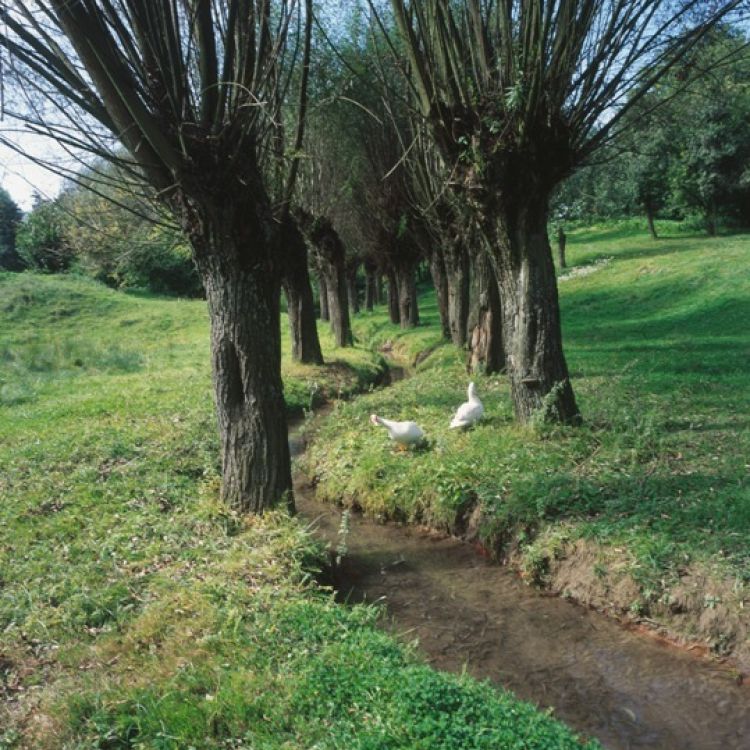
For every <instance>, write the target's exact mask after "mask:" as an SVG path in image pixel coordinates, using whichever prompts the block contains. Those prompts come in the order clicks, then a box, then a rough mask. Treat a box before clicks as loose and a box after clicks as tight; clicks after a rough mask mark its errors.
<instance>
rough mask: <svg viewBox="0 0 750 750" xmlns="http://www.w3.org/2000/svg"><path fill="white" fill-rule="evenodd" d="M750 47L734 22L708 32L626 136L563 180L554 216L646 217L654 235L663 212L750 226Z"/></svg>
mask: <svg viewBox="0 0 750 750" xmlns="http://www.w3.org/2000/svg"><path fill="white" fill-rule="evenodd" d="M747 45H748V42H747V39H746V38H745V36H744V34H743V33H742V32H741V31H740V30H738V29H736V28H732V27H729V26H722V27H719V28H717V29H715V30H714V31H713V32H712V33H711V34H710V35H709V36H708V37H706V39H704V40H703V43H702V44H701V45H699V46H698V47H697V48H696V49H695V50H693V52H692V53H691V55H689V56H688V57H686V59H685V60H683V61H682V62H681V64H680V65H679V66H677V67H676V68H675V69H674V71H672V73H671V74H670V75H669V76H668V77H667V78H665V79H664V80H663V81H662V83H661V84H660V85H659V86H658V87H657V88H656V89H655V90H654V91H653V92H651V94H650V95H649V96H647V97H645V98H644V99H643V101H642V102H641V103H640V104H639V105H638V106H637V107H635V108H634V109H633V111H632V112H631V113H630V115H629V120H630V123H629V124H630V128H629V129H628V130H627V131H626V133H625V134H624V135H623V137H621V138H619V139H618V140H616V141H615V142H613V143H611V144H610V145H609V146H608V147H607V148H606V149H605V150H604V151H603V152H600V153H598V154H597V155H596V161H595V163H593V164H590V165H588V166H587V167H585V168H584V169H582V170H580V171H579V172H577V173H576V174H575V175H573V177H571V178H570V179H569V180H567V181H566V182H565V183H564V184H563V185H562V187H561V189H560V191H559V192H558V194H557V196H556V199H555V202H554V209H553V216H554V218H555V219H556V220H557V221H563V222H564V221H565V220H583V221H586V220H596V219H600V218H613V217H626V216H644V217H645V218H646V219H647V221H648V226H649V229H650V231H651V233H652V235H654V236H656V226H655V223H654V219H655V218H657V217H662V218H669V219H679V220H688V221H692V222H694V223H695V225H696V226H700V227H702V228H703V229H705V231H707V232H708V234H710V235H714V234H716V232H717V230H718V228H719V226H721V225H725V226H728V227H748V226H750V56H749V52H748V48H747ZM657 101H658V102H660V104H659V106H654V105H655V104H656V102H657Z"/></svg>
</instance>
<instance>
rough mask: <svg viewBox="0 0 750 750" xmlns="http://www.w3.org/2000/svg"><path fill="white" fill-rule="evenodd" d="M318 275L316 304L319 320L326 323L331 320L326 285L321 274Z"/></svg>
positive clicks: (320, 272)
mask: <svg viewBox="0 0 750 750" xmlns="http://www.w3.org/2000/svg"><path fill="white" fill-rule="evenodd" d="M318 273H319V275H318V304H319V305H320V319H321V320H324V321H326V322H327V321H329V320H330V319H331V315H330V312H329V310H328V284H326V280H325V277H324V276H323V272H322V271H319V272H318Z"/></svg>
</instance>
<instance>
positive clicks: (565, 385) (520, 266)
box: [490, 196, 581, 423]
mask: <svg viewBox="0 0 750 750" xmlns="http://www.w3.org/2000/svg"><path fill="white" fill-rule="evenodd" d="M503 209H505V211H504V213H503ZM493 235H494V236H493V242H492V245H491V246H490V253H491V254H490V259H491V261H492V264H493V268H494V270H495V274H496V276H497V280H498V285H499V290H500V299H501V301H502V310H503V338H504V342H505V349H506V354H507V365H508V376H509V378H510V385H511V397H512V399H513V406H514V410H515V413H516V418H517V419H518V421H520V422H522V423H526V422H529V421H531V420H532V419H535V418H538V419H543V420H548V421H559V422H566V423H579V422H580V420H581V416H580V414H579V412H578V407H577V406H576V401H575V396H574V394H573V388H572V386H571V384H570V378H569V375H568V366H567V364H566V362H565V355H564V354H563V348H562V331H561V327H560V305H559V301H558V296H557V280H556V278H555V267H554V263H553V262H552V250H551V248H550V245H549V239H548V237H547V200H546V196H545V197H544V198H543V199H542V200H539V199H537V200H536V201H530V202H529V203H526V204H520V205H519V204H516V205H515V206H513V208H512V209H511V208H510V207H508V206H503V205H501V206H500V207H499V213H498V215H497V218H496V220H495V227H494V233H493Z"/></svg>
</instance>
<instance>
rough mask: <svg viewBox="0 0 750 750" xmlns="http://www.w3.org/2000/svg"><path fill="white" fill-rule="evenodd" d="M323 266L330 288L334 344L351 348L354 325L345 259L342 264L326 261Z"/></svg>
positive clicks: (330, 312) (329, 311) (329, 298)
mask: <svg viewBox="0 0 750 750" xmlns="http://www.w3.org/2000/svg"><path fill="white" fill-rule="evenodd" d="M323 265H324V271H323V273H324V274H325V279H326V286H327V288H328V315H329V316H330V323H331V332H332V333H333V339H334V342H335V344H336V346H351V345H352V341H353V338H352V324H351V320H350V319H349V292H348V290H347V283H346V271H345V269H344V261H343V258H342V259H341V261H340V262H339V261H337V260H334V262H331V263H329V262H326V261H324V262H323Z"/></svg>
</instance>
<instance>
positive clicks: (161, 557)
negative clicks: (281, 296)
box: [0, 274, 577, 750]
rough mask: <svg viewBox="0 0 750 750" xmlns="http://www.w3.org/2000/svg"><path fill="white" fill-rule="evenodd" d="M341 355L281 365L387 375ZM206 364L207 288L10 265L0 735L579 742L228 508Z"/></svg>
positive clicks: (115, 741) (222, 742)
mask: <svg viewBox="0 0 750 750" xmlns="http://www.w3.org/2000/svg"><path fill="white" fill-rule="evenodd" d="M324 344H325V346H326V347H327V350H328V352H329V353H330V351H331V342H330V340H329V339H327V338H326V337H324ZM336 354H337V356H339V355H340V356H341V358H342V359H343V360H345V362H347V363H348V366H347V365H342V364H339V365H337V366H334V367H333V368H303V367H299V366H289V365H285V382H286V388H287V396H288V399H289V401H290V406H291V408H292V409H294V410H299V409H300V408H302V407H305V406H307V405H309V401H310V399H311V398H313V397H314V396H315V395H316V394H320V393H321V392H324V391H329V392H339V391H347V390H353V389H356V388H357V387H359V386H360V385H361V384H362V383H365V382H371V381H372V380H373V379H374V378H375V376H376V374H377V372H378V370H379V367H380V365H379V362H378V358H377V357H374V356H373V355H371V354H370V353H368V352H367V351H366V350H364V349H360V350H355V351H347V352H337V353H336ZM287 359H288V358H287ZM207 363H208V345H207V320H206V314H205V308H204V305H203V304H202V303H200V302H185V301H175V300H167V299H158V298H152V297H148V298H140V297H135V296H126V295H123V294H120V293H116V292H112V291H109V290H107V289H105V288H103V287H101V286H98V285H95V284H93V283H91V282H88V281H85V280H77V279H74V278H59V277H58V278H52V277H39V276H31V275H24V276H15V275H7V274H6V275H0V497H1V498H2V502H0V698H1V699H3V700H4V702H3V703H0V748H10V747H25V748H35V749H36V748H45V747H49V748H60V747H65V748H81V749H82V748H93V747H100V748H130V747H132V748H160V749H166V748H174V749H175V750H177V749H178V748H179V749H181V750H182V749H184V748H188V747H195V748H219V747H221V748H227V747H235V748H241V747H245V748H254V749H256V750H261V749H263V750H272V749H274V750H275V749H277V748H279V749H280V748H290V749H291V748H303V747H313V746H314V747H317V748H341V749H342V750H343V749H344V748H346V749H347V750H348V749H349V748H363V749H364V748H425V749H426V748H430V749H433V748H445V750H448V749H451V750H452V749H453V748H456V749H457V748H495V747H508V748H514V747H517V748H531V747H538V748H569V747H571V748H572V747H574V746H577V744H576V743H575V741H574V740H573V739H572V738H571V735H570V734H569V733H568V732H567V730H565V729H564V728H563V727H561V726H560V725H558V724H556V723H555V722H553V721H551V720H550V719H549V718H548V717H546V716H544V715H542V714H539V713H538V712H536V711H535V710H534V709H532V708H530V707H529V706H526V705H524V704H521V703H518V702H517V701H515V700H514V699H513V698H512V697H511V696H509V695H506V694H502V693H498V692H496V691H494V690H492V689H491V688H489V687H488V686H485V685H478V684H477V683H474V682H472V681H470V680H467V679H463V678H455V677H451V676H446V675H440V674H438V673H435V672H433V671H431V670H429V669H427V668H425V667H423V666H421V665H420V664H419V663H418V661H417V660H416V659H415V658H414V657H413V656H412V655H411V654H410V653H409V652H408V651H407V650H406V649H404V648H403V647H401V646H398V645H396V644H395V643H394V642H393V641H392V640H391V639H390V638H388V637H386V636H385V635H383V634H382V633H380V632H379V631H378V630H377V629H376V627H375V624H374V621H373V620H374V617H375V614H374V610H372V609H368V608H362V607H358V608H354V609H351V610H350V609H346V608H343V607H340V606H338V605H336V604H334V603H333V601H332V599H331V597H330V594H329V593H328V592H326V591H322V590H320V589H319V588H318V587H317V586H316V585H315V584H314V583H313V582H312V580H311V578H310V571H311V570H312V569H314V567H315V565H316V564H317V560H318V559H319V557H318V554H319V550H318V549H317V548H316V546H315V545H314V544H313V542H312V541H311V539H310V538H309V536H308V534H307V532H306V531H305V529H304V528H302V526H301V525H300V524H298V523H297V522H295V521H293V520H289V519H288V518H285V517H284V516H283V515H277V514H269V515H267V516H265V517H264V518H263V519H256V518H251V519H242V518H238V517H237V516H235V515H233V514H231V513H228V512H226V510H225V509H223V508H222V507H221V506H220V505H219V504H218V503H217V501H216V496H217V489H218V475H217V465H216V457H217V446H216V435H215V427H214V422H213V416H212V409H211V396H210V378H209V374H208V366H207Z"/></svg>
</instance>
